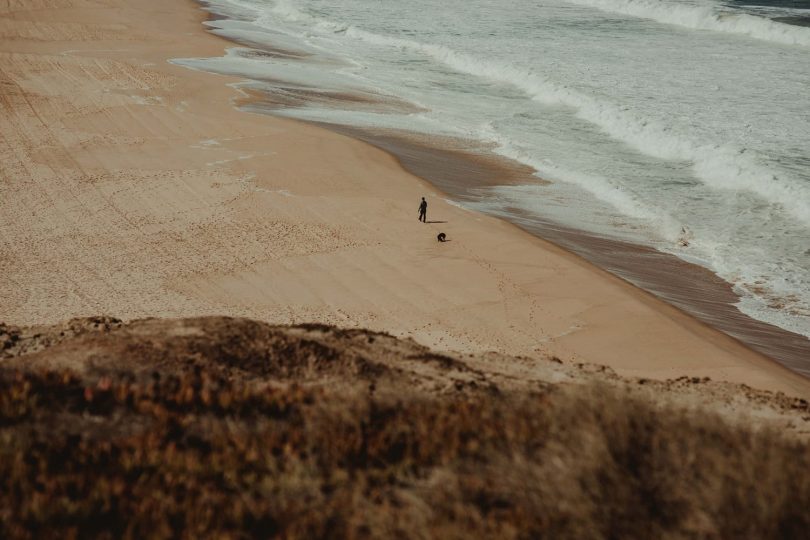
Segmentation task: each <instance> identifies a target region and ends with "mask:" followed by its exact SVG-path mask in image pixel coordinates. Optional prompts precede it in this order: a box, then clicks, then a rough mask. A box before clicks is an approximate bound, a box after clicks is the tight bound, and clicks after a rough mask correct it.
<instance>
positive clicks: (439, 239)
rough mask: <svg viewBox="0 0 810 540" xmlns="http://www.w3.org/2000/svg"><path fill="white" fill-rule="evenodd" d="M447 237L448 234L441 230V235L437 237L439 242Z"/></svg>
mask: <svg viewBox="0 0 810 540" xmlns="http://www.w3.org/2000/svg"><path fill="white" fill-rule="evenodd" d="M446 238H447V235H446V234H444V233H443V232H440V233H439V236H437V237H436V239H437V240H438V241H439V242H444V241H445V239H446Z"/></svg>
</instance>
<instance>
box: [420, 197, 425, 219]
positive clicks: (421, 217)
mask: <svg viewBox="0 0 810 540" xmlns="http://www.w3.org/2000/svg"><path fill="white" fill-rule="evenodd" d="M426 220H427V201H426V200H425V198H424V197H422V202H421V203H419V221H421V222H422V223H425V221H426Z"/></svg>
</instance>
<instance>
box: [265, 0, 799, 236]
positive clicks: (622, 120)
mask: <svg viewBox="0 0 810 540" xmlns="http://www.w3.org/2000/svg"><path fill="white" fill-rule="evenodd" d="M278 15H280V16H282V17H285V18H287V19H288V20H290V21H296V22H301V21H303V22H306V23H309V24H311V25H312V28H316V29H318V30H320V31H327V32H331V33H339V34H344V35H346V36H347V37H350V38H354V39H358V40H362V41H364V42H366V43H369V44H373V45H380V46H385V47H395V48H405V49H408V50H410V51H413V52H417V53H420V54H423V55H426V56H428V57H430V58H432V59H434V60H435V61H438V62H441V63H443V64H444V65H446V66H448V67H451V68H453V69H455V70H458V71H460V72H463V73H467V74H470V75H474V76H478V77H483V78H487V79H490V80H494V81H498V82H502V83H505V84H510V85H512V86H514V87H516V88H519V89H520V90H522V91H524V92H526V94H528V95H529V96H530V97H531V98H532V99H535V100H537V101H538V102H541V103H544V104H550V105H564V106H568V107H572V108H574V109H576V111H577V115H578V116H579V117H581V118H582V119H584V120H587V121H589V122H592V123H593V124H595V125H597V126H599V127H600V128H601V129H602V130H604V131H605V132H606V133H608V134H609V135H611V136H612V137H615V138H616V139H618V140H620V141H622V142H624V143H626V144H629V145H631V146H633V147H634V148H636V149H638V150H640V151H642V152H644V153H646V154H648V155H650V156H654V157H656V158H660V159H666V160H683V161H689V162H691V163H692V164H693V167H694V171H695V174H696V176H697V177H698V178H700V180H701V181H703V182H704V183H705V184H707V185H708V186H711V187H713V188H718V189H724V190H747V191H750V192H751V193H754V194H756V195H758V196H759V197H761V198H762V199H763V200H765V201H767V202H769V203H775V204H779V205H782V206H783V207H784V208H785V209H786V210H787V211H789V212H790V213H792V214H793V215H794V216H795V217H796V218H797V219H800V220H802V221H803V222H804V223H806V224H808V225H810V186H807V185H803V184H801V183H799V182H797V181H795V180H794V179H792V178H789V177H788V176H787V175H785V174H774V173H773V172H771V171H769V170H767V169H765V168H764V167H762V166H760V165H759V164H758V163H757V158H756V157H752V155H753V154H754V152H751V151H746V149H743V148H734V147H733V146H729V145H699V144H695V143H694V142H692V141H691V140H690V139H689V138H688V137H684V136H683V135H681V134H678V133H675V132H674V131H673V130H672V129H671V127H670V126H666V125H660V124H658V123H656V122H654V121H652V120H650V119H647V118H644V117H642V116H641V115H639V114H638V113H636V112H634V111H633V110H632V109H631V108H630V107H629V106H621V105H614V104H611V103H608V102H605V101H600V100H598V99H595V98H592V97H590V96H587V95H584V94H582V93H581V92H578V91H576V90H573V89H570V88H567V87H565V86H561V85H558V84H554V83H551V82H549V81H548V80H547V79H545V78H544V77H542V76H540V75H538V74H536V73H532V72H529V71H527V70H524V69H521V68H517V67H514V66H511V65H508V64H503V63H501V62H492V61H488V60H485V59H483V58H478V57H475V56H472V55H469V54H467V53H462V52H458V51H455V50H453V49H451V48H448V47H445V46H443V45H434V44H430V43H421V42H418V41H414V40H409V39H402V38H397V37H391V36H384V35H380V34H376V33H373V32H368V31H365V30H362V29H359V28H356V27H354V26H352V25H348V24H344V23H340V22H335V21H330V20H327V19H323V18H320V17H315V16H312V15H309V14H307V13H304V12H302V11H301V10H299V9H297V8H296V7H294V6H293V5H292V4H291V3H290V2H288V1H287V0H279V1H277V2H276V4H275V6H274V7H273V8H272V9H271V11H270V13H268V14H265V15H262V16H261V17H260V18H259V21H260V22H261V21H262V20H264V22H265V23H267V22H268V20H267V17H270V18H272V17H274V16H278ZM783 26H785V25H783ZM808 43H810V41H809V42H808ZM603 192H604V193H609V192H608V191H603Z"/></svg>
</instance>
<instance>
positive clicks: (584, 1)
mask: <svg viewBox="0 0 810 540" xmlns="http://www.w3.org/2000/svg"><path fill="white" fill-rule="evenodd" d="M566 1H567V2H571V3H573V4H578V5H581V6H588V7H593V8H596V9H599V10H601V11H607V12H611V13H621V14H623V15H630V16H632V17H639V18H642V19H652V20H654V21H657V22H660V23H664V24H672V25H676V26H681V27H684V28H690V29H692V30H710V31H714V32H724V33H727V34H739V35H744V36H748V37H752V38H755V39H760V40H763V41H771V42H773V43H781V44H784V45H803V46H810V28H807V27H802V26H794V25H791V24H784V23H780V22H776V21H772V20H770V19H767V18H764V17H757V16H755V15H749V14H747V13H731V12H727V11H719V10H717V9H716V8H714V7H708V6H695V5H687V4H679V3H675V2H665V1H661V0H566Z"/></svg>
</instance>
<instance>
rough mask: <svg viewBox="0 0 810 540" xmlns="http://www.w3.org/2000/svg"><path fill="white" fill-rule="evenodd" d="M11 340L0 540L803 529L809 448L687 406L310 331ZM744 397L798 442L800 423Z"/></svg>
mask: <svg viewBox="0 0 810 540" xmlns="http://www.w3.org/2000/svg"><path fill="white" fill-rule="evenodd" d="M108 323H109V324H108ZM4 328H5V330H4V332H5V333H4V334H3V335H4V336H6V338H5V341H2V343H3V356H4V358H2V359H0V538H34V537H37V538H39V537H45V538H47V537H58V538H71V537H73V538H92V537H130V538H132V537H137V538H142V537H145V538H163V537H178V536H179V537H186V538H198V537H211V536H213V537H222V538H246V537H284V538H319V537H342V538H395V537H401V538H494V537H497V538H563V539H565V538H645V539H646V538H794V537H795V538H802V537H806V531H808V530H810V512H808V511H807V509H808V508H810V474H808V471H810V451H809V450H808V446H807V443H802V442H800V439H796V438H790V439H788V438H787V437H783V436H782V434H781V433H777V432H776V431H775V430H774V429H770V428H767V427H762V426H769V425H781V426H784V425H785V424H784V423H783V424H771V423H768V422H767V421H764V420H761V421H757V422H754V423H752V424H751V426H748V425H747V424H746V423H744V422H735V423H734V424H728V423H726V421H725V420H722V419H721V418H719V417H718V416H715V415H714V414H712V413H711V412H709V411H708V408H704V409H697V410H691V411H690V410H687V409H685V408H683V407H681V406H677V405H675V402H674V401H673V402H669V401H668V400H666V399H664V397H663V396H662V394H661V392H663V394H664V395H666V394H667V392H669V391H670V390H672V389H673V388H675V389H676V390H677V389H678V388H680V385H679V384H675V385H674V386H673V385H668V384H661V385H653V384H652V383H650V382H649V381H648V382H647V383H645V384H643V385H640V384H637V383H629V382H627V381H621V380H620V379H618V378H616V377H615V376H613V375H611V374H609V373H607V372H605V371H604V370H600V369H596V370H593V369H590V370H582V369H579V368H576V367H574V366H563V365H561V364H559V363H555V362H546V363H543V362H542V361H533V362H534V363H533V364H532V370H531V372H530V373H533V374H535V375H538V374H541V373H546V375H547V376H548V378H547V379H542V378H540V379H537V380H523V378H522V377H518V378H515V377H511V378H510V377H509V376H507V375H508V374H507V375H495V374H494V373H493V372H491V371H487V370H486V369H487V366H493V365H494V364H493V363H495V364H497V365H500V366H501V368H503V367H504V366H505V365H506V363H508V362H510V361H511V362H513V363H515V365H517V366H523V367H525V366H526V365H527V364H526V363H527V362H529V360H528V359H511V360H510V359H508V358H506V357H487V358H486V359H483V360H482V359H474V358H468V359H466V360H465V359H462V358H461V357H458V356H455V357H453V356H445V355H436V354H433V353H431V352H430V351H428V350H427V349H425V348H423V347H420V346H419V345H417V344H415V343H413V342H410V341H400V340H397V339H395V338H393V337H391V336H388V335H385V334H375V333H371V332H366V331H359V330H336V329H333V328H328V327H324V326H319V325H309V326H306V325H305V326H300V327H293V328H282V327H272V326H269V325H266V324H262V323H258V322H256V321H247V320H240V319H227V318H202V319H186V320H173V321H159V320H144V321H137V322H134V323H129V324H126V325H124V324H122V323H120V322H119V321H112V322H110V321H108V320H107V319H98V318H96V319H88V320H76V321H71V322H69V323H66V325H59V326H56V327H52V328H37V329H17V328H12V327H4ZM521 373H528V372H526V371H525V370H524V371H523V372H521ZM560 377H563V379H562V380H566V381H568V382H567V383H566V384H564V385H560V384H559V383H557V384H552V383H550V382H549V381H551V380H561V379H560ZM588 381H590V382H588ZM594 381H609V384H608V383H605V382H594ZM708 384H709V383H706V382H705V381H703V382H700V384H699V385H698V386H699V387H700V388H699V389H698V388H695V389H692V391H698V390H700V391H701V392H703V391H705V390H704V389H703V387H704V386H706V385H708ZM721 390H722V391H723V393H722V394H720V395H722V396H725V397H728V398H730V397H734V399H738V398H740V396H747V395H748V393H750V392H751V390H750V389H747V390H746V391H745V392H743V393H740V394H734V393H733V392H732V390H729V389H726V388H721ZM645 392H646V393H645ZM728 392H732V393H731V394H729V393H728ZM707 395H708V394H707ZM725 397H724V398H723V399H725ZM754 397H756V400H754V401H748V403H759V404H760V405H761V403H760V401H757V400H765V401H766V402H767V401H768V400H770V401H772V402H773V407H774V408H772V409H769V410H771V411H773V412H775V413H777V414H782V415H783V418H788V419H793V420H790V421H796V419H801V418H802V417H803V416H802V415H804V414H805V413H806V411H807V403H806V402H803V401H802V400H791V399H789V398H787V397H785V396H769V395H765V394H762V395H759V394H757V395H756V396H754ZM707 399H708V398H707ZM667 403H670V404H669V405H667ZM706 403H710V401H706ZM715 410H721V408H716V409H715ZM780 411H781V412H780ZM752 426H753V427H752Z"/></svg>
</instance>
